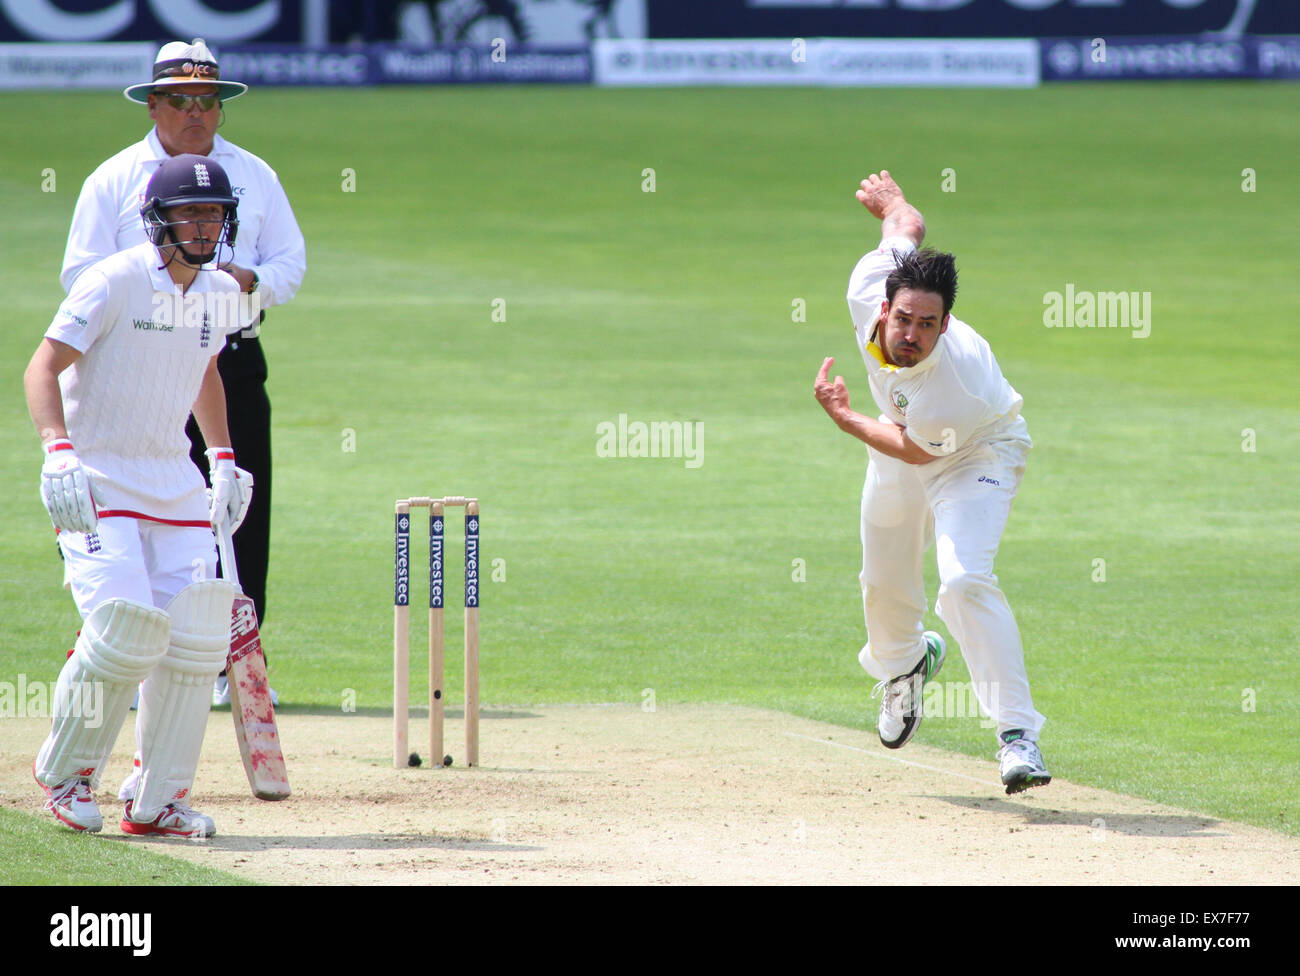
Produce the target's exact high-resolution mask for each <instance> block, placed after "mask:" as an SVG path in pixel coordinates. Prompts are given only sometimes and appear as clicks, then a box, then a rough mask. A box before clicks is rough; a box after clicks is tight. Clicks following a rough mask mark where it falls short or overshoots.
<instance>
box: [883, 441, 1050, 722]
mask: <svg viewBox="0 0 1300 976" xmlns="http://www.w3.org/2000/svg"><path fill="white" fill-rule="evenodd" d="M1028 450H1029V445H1028V443H1027V442H1025V441H1020V440H1016V439H1007V440H999V441H993V442H985V443H982V444H976V445H973V446H972V447H971V448H970V449H969V450H966V451H963V452H962V456H961V457H954V458H952V459H951V460H940V461H936V462H933V463H932V464H929V465H913V464H908V463H906V462H904V461H899V460H896V459H895V458H891V457H889V456H888V455H885V454H881V453H880V452H878V451H875V450H872V449H871V448H868V452H869V454H870V464H869V465H868V467H867V481H866V484H865V485H864V486H863V489H862V575H861V577H860V578H861V581H862V603H863V609H864V612H865V614H866V620H867V636H868V641H867V644H866V646H865V647H863V648H862V651H861V653H860V654H859V655H858V661H859V663H861V665H862V667H863V668H864V669H865V670H866V671H867V673H868V674H870V675H871V676H872V677H873V678H875V679H877V680H878V681H884V680H887V679H889V678H896V677H898V676H900V675H904V674H907V673H908V672H909V671H911V670H912V669H913V668H914V667H916V665H917V664H918V663H919V662H920V660H921V657H922V656H923V655H924V653H925V643H924V639H923V637H922V633H923V631H924V628H923V626H922V620H923V618H924V616H925V612H926V610H927V608H928V604H927V602H926V596H925V583H924V579H923V577H922V569H921V560H922V558H923V556H924V555H925V552H926V550H927V549H929V547H930V544H931V543H932V542H935V543H937V557H938V564H939V581H940V585H939V599H938V600H937V601H936V603H935V611H936V612H937V613H938V614H939V617H940V619H942V620H943V622H944V623H945V624H947V625H948V629H949V630H950V631H951V632H952V634H953V636H954V637H956V638H957V642H958V643H959V644H960V645H961V650H962V654H963V656H964V657H965V658H966V665H967V667H968V668H969V669H970V674H971V681H972V683H973V685H974V689H973V690H974V693H975V695H976V697H977V698H978V700H979V703H980V706H981V707H982V708H983V709H984V711H985V712H986V713H987V714H988V715H989V716H990V717H991V718H992V719H993V721H994V722H995V723H996V726H997V731H998V733H999V734H1001V733H1002V732H1005V731H1006V730H1008V729H1024V730H1025V731H1026V732H1027V733H1028V737H1029V738H1032V739H1037V738H1038V733H1039V730H1040V729H1041V728H1042V726H1043V723H1044V721H1045V719H1044V718H1043V716H1042V715H1040V714H1039V713H1038V712H1037V711H1035V709H1034V703H1033V699H1032V697H1031V696H1030V694H1029V679H1028V676H1027V675H1026V673H1025V654H1024V648H1023V647H1022V646H1021V643H1020V631H1019V629H1018V628H1017V627H1016V620H1015V617H1014V616H1013V615H1012V613H1011V607H1010V606H1008V604H1007V601H1006V597H1004V596H1003V595H1002V591H1001V590H1000V589H998V578H997V577H996V576H995V575H993V559H994V557H995V556H996V555H997V551H998V544H999V543H1000V542H1001V540H1002V531H1003V529H1004V528H1005V527H1006V524H1007V518H1008V516H1009V515H1010V514H1011V501H1012V499H1013V498H1015V495H1016V490H1017V489H1018V488H1019V486H1020V478H1021V476H1022V475H1023V474H1024V470H1025V455H1026V454H1027V453H1028ZM930 468H933V469H934V470H933V471H930V470H927V469H930Z"/></svg>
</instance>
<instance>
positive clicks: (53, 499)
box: [41, 438, 99, 532]
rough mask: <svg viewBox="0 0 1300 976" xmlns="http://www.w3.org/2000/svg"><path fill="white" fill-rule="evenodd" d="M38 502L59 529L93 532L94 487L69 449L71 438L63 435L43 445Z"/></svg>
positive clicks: (96, 515)
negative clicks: (43, 455)
mask: <svg viewBox="0 0 1300 976" xmlns="http://www.w3.org/2000/svg"><path fill="white" fill-rule="evenodd" d="M41 501H43V502H44V503H45V510H46V511H47V512H49V513H50V521H51V522H53V523H54V527H55V528H56V529H58V530H60V531H61V532H94V531H95V526H97V525H98V524H99V512H98V511H97V510H96V508H95V502H96V501H97V498H96V496H95V490H94V486H93V485H91V483H90V477H89V475H87V474H86V469H85V468H83V467H82V466H81V460H80V459H79V458H78V457H77V452H76V451H74V450H73V449H72V441H70V440H67V439H66V438H61V439H57V440H52V441H50V442H49V443H48V444H46V445H45V464H44V465H43V466H42V467H41Z"/></svg>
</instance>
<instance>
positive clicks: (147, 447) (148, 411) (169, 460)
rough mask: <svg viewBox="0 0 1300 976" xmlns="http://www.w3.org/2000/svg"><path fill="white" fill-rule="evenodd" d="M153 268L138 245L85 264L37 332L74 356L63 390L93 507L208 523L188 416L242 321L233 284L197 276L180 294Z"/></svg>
mask: <svg viewBox="0 0 1300 976" xmlns="http://www.w3.org/2000/svg"><path fill="white" fill-rule="evenodd" d="M161 264H162V259H161V257H160V255H159V253H158V249H157V248H155V247H154V246H153V245H152V244H140V245H137V246H135V247H132V248H128V249H127V250H125V251H122V252H120V253H118V254H114V255H113V256H112V257H109V258H106V259H105V260H103V261H100V262H98V263H96V264H94V265H92V266H91V267H89V268H87V269H86V270H85V271H84V272H83V273H82V274H81V275H80V276H79V277H78V278H77V280H76V282H75V283H74V285H73V288H72V292H71V293H70V294H69V295H68V297H67V298H65V299H64V301H63V304H62V305H61V306H60V307H59V311H58V313H57V314H56V315H55V316H54V321H53V322H52V323H51V324H50V327H49V329H47V330H46V332H45V335H46V338H49V339H55V340H58V341H59V342H62V343H66V344H67V345H69V346H72V348H74V349H76V350H77V351H78V352H80V353H81V358H80V359H78V360H77V361H76V362H75V363H74V364H73V365H72V366H70V367H68V368H67V369H66V370H64V371H63V373H61V374H60V376H59V387H60V389H61V391H62V394H63V410H64V416H65V420H66V423H67V427H68V436H69V438H70V439H71V440H72V443H73V444H75V445H76V449H77V454H78V456H79V457H80V458H81V463H82V464H83V465H84V466H85V468H86V470H87V472H88V473H89V474H90V476H91V479H92V481H93V483H94V485H95V488H96V491H97V492H98V493H99V495H100V505H99V508H100V510H101V513H102V514H103V515H104V516H106V517H112V516H114V515H127V516H134V517H144V518H148V519H154V520H159V521H169V522H170V521H178V522H185V523H192V524H198V525H206V524H207V521H208V506H207V502H206V500H205V497H204V482H203V476H202V475H201V474H200V473H199V470H198V469H197V468H196V467H195V466H194V462H192V461H191V460H190V453H189V452H190V443H189V439H188V438H187V437H186V436H185V422H186V419H187V418H188V417H189V415H190V410H191V408H192V407H193V406H194V401H195V399H196V398H197V397H198V393H199V388H200V386H201V385H202V382H203V374H204V371H205V370H206V369H207V367H208V363H209V361H210V360H211V359H212V357H213V356H215V355H217V353H219V352H220V351H221V347H222V346H223V345H224V344H225V341H226V334H227V333H228V332H230V331H232V330H234V331H237V330H238V329H239V327H240V313H239V308H240V304H241V303H240V302H239V297H240V292H239V284H238V283H237V282H236V281H235V279H234V278H232V277H231V276H230V275H228V274H226V272H224V271H216V270H212V271H200V272H199V273H198V276H197V277H196V278H195V280H194V282H193V284H191V285H190V287H189V289H188V290H187V291H186V292H185V293H182V292H181V289H180V287H179V286H178V285H177V284H176V283H175V282H173V281H172V279H171V276H170V275H169V274H168V273H167V272H166V271H164V270H160V269H159V265H161Z"/></svg>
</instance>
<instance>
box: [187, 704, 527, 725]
mask: <svg viewBox="0 0 1300 976" xmlns="http://www.w3.org/2000/svg"><path fill="white" fill-rule="evenodd" d="M212 711H213V712H225V713H227V714H229V713H230V706H228V705H226V706H220V707H217V708H214V709H212ZM275 714H276V715H277V716H284V715H288V716H295V715H319V716H321V717H323V718H341V719H345V720H346V719H349V718H352V717H354V716H369V717H370V718H389V719H391V718H392V717H393V706H392V705H386V706H375V707H371V706H367V707H365V708H353V709H350V710H348V711H344V710H342V709H340V708H338V707H336V706H332V705H330V706H326V705H276V706H275ZM445 714H446V716H447V718H449V719H463V718H464V717H465V709H463V708H457V707H455V706H449V707H448V708H447V709H446V711H445ZM428 717H429V706H428V705H412V706H411V718H413V719H417V718H428ZM478 717H479V720H480V721H482V722H495V721H498V720H501V719H519V718H541V717H542V716H540V715H538V714H537V713H536V712H530V711H527V710H525V709H522V708H486V707H485V708H480V709H479V713H478Z"/></svg>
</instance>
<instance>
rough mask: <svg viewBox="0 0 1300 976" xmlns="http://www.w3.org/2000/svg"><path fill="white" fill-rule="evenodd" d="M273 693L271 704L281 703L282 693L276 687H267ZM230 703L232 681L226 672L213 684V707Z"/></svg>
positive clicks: (218, 676)
mask: <svg viewBox="0 0 1300 976" xmlns="http://www.w3.org/2000/svg"><path fill="white" fill-rule="evenodd" d="M266 690H267V691H268V692H270V693H271V704H272V705H278V704H280V693H279V692H277V691H276V690H275V689H274V688H269V687H268V688H267V689H266ZM229 704H230V682H229V681H228V680H226V676H225V675H224V674H219V675H217V683H216V684H214V685H213V686H212V707H213V708H221V707H223V706H225V705H229Z"/></svg>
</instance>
